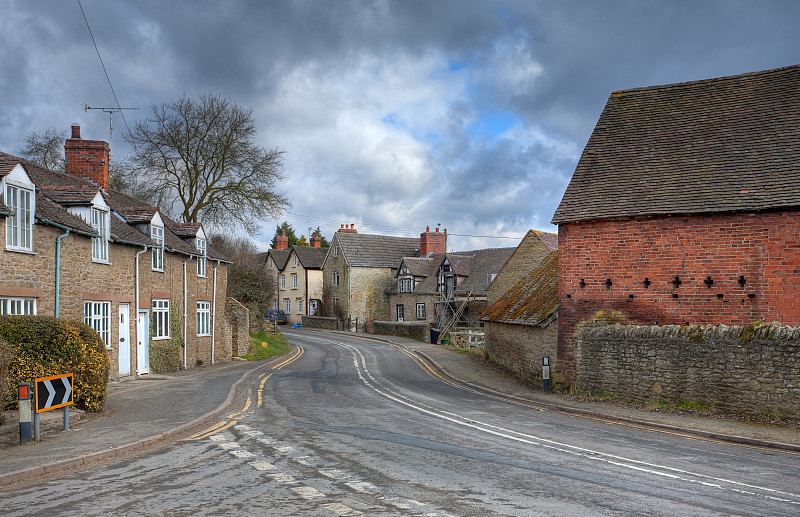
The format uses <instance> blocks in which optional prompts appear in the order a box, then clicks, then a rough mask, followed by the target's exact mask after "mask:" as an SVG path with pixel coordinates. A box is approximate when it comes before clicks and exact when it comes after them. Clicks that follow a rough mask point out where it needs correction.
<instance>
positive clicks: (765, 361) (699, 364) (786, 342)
mask: <svg viewBox="0 0 800 517" xmlns="http://www.w3.org/2000/svg"><path fill="white" fill-rule="evenodd" d="M575 337H576V346H575V366H576V369H575V370H576V375H575V387H576V388H577V390H578V391H579V392H584V393H590V394H596V395H599V394H611V395H615V396H618V397H619V398H620V399H621V400H624V401H629V402H654V401H658V400H659V399H660V400H663V401H667V402H669V403H675V404H679V403H681V402H698V403H700V404H702V405H704V406H708V407H711V408H714V409H718V410H721V411H724V412H732V413H744V414H751V415H757V414H763V413H772V414H781V415H784V416H788V417H793V418H798V417H800V328H795V327H784V326H781V325H779V324H777V323H775V324H762V323H754V324H751V325H748V326H746V327H727V326H724V325H720V326H711V325H690V326H678V325H667V326H636V325H619V324H617V325H603V326H584V327H580V328H579V329H578V330H577V332H576V334H575Z"/></svg>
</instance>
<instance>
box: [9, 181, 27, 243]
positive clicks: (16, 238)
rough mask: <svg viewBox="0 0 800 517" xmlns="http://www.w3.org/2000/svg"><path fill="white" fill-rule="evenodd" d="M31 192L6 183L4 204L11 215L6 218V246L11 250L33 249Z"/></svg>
mask: <svg viewBox="0 0 800 517" xmlns="http://www.w3.org/2000/svg"><path fill="white" fill-rule="evenodd" d="M32 199H33V192H32V191H30V190H27V189H24V188H21V187H14V186H11V185H7V187H6V204H8V207H9V208H10V209H11V216H9V217H7V218H6V247H7V248H8V249H13V250H25V251H33V238H32V236H33V210H32V204H31V203H32Z"/></svg>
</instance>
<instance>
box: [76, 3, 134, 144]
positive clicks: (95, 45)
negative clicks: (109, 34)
mask: <svg viewBox="0 0 800 517" xmlns="http://www.w3.org/2000/svg"><path fill="white" fill-rule="evenodd" d="M78 7H80V8H81V14H82V15H83V21H85V22H86V28H87V29H89V36H90V37H91V38H92V43H93V44H94V50H95V51H96V52H97V59H99V60H100V66H102V67H103V73H104V74H106V80H107V81H108V86H109V88H111V93H112V95H114V102H116V103H117V109H119V110H122V108H121V107H120V104H119V99H117V92H115V91H114V85H112V84H111V77H109V76H108V70H106V65H105V63H103V58H102V57H100V49H99V48H98V47H97V41H95V39H94V34H92V27H91V26H90V25H89V19H88V18H86V12H85V11H84V10H83V5H81V0H78ZM119 114H120V115H122V121H123V122H125V129H127V130H128V132H130V130H131V128H130V127H128V121H127V120H126V119H125V114H124V113H123V112H122V111H120V112H119Z"/></svg>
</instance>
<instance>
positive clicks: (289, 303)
mask: <svg viewBox="0 0 800 517" xmlns="http://www.w3.org/2000/svg"><path fill="white" fill-rule="evenodd" d="M283 302H284V303H285V304H286V310H285V311H284V312H292V300H289V299H288V298H287V299H286V300H284V301H283Z"/></svg>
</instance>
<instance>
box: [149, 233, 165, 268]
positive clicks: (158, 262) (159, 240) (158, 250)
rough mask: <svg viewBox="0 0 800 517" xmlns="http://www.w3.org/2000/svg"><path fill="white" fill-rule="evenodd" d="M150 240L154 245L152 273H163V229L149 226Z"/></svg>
mask: <svg viewBox="0 0 800 517" xmlns="http://www.w3.org/2000/svg"><path fill="white" fill-rule="evenodd" d="M150 238H151V239H152V240H153V242H155V243H156V245H155V246H154V247H153V271H164V227H163V226H156V225H151V226H150Z"/></svg>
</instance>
